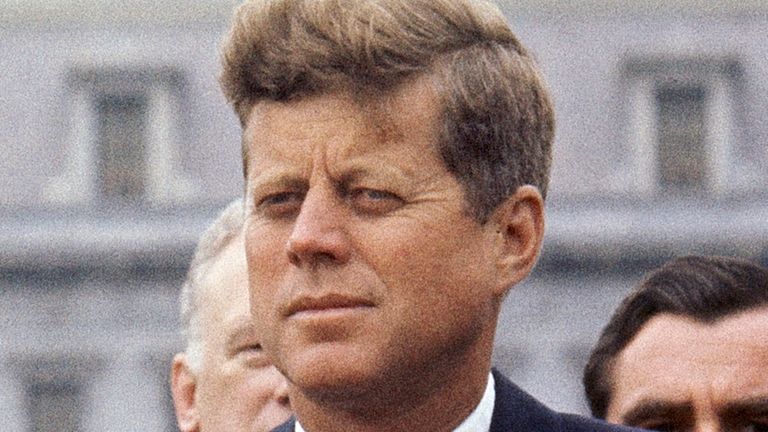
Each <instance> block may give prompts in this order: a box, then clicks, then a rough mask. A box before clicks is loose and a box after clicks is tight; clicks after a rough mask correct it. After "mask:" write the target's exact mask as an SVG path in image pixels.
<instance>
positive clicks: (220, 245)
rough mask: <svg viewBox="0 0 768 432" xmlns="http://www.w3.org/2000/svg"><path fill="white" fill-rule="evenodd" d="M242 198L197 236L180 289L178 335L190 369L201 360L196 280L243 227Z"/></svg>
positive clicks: (198, 290) (198, 284) (198, 282)
mask: <svg viewBox="0 0 768 432" xmlns="http://www.w3.org/2000/svg"><path fill="white" fill-rule="evenodd" d="M243 219H244V210H243V200H242V199H237V200H235V201H233V202H231V203H230V204H229V205H228V206H227V207H226V208H225V209H224V210H223V211H222V212H221V213H220V214H219V216H218V217H217V218H216V220H215V221H214V222H213V223H212V224H211V225H210V226H209V227H208V228H207V229H206V230H205V232H204V233H203V234H202V235H201V236H200V241H199V242H198V243H197V248H196V249H195V255H194V257H193V258H192V262H191V264H190V266H189V271H188V272H187V278H186V280H185V281H184V285H182V288H181V294H180V295H179V304H180V310H181V335H182V338H183V339H184V344H185V352H186V353H187V359H188V361H189V366H190V368H191V369H192V370H199V368H200V367H201V365H202V360H203V353H202V351H203V346H202V337H201V329H200V319H199V309H200V304H199V297H200V282H201V280H202V279H203V277H204V276H205V273H206V271H207V270H208V268H209V266H210V264H211V263H212V262H213V260H214V258H216V257H217V256H219V254H220V253H221V252H222V251H223V250H224V249H225V248H226V247H227V246H228V245H229V244H230V243H231V242H232V240H233V239H235V238H236V237H237V236H238V234H240V231H241V230H242V228H243Z"/></svg>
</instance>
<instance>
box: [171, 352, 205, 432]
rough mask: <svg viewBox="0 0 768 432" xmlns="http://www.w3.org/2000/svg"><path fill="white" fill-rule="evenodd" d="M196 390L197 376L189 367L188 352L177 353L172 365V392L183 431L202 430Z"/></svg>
mask: <svg viewBox="0 0 768 432" xmlns="http://www.w3.org/2000/svg"><path fill="white" fill-rule="evenodd" d="M196 390H197V376H196V375H195V374H194V373H193V372H192V370H191V369H190V368H189V363H188V361H187V356H186V354H184V353H179V354H176V356H175V357H174V358H173V365H172V366H171V394H172V395H173V406H174V408H176V422H177V423H178V425H179V430H180V431H181V432H197V431H199V430H200V418H199V416H198V412H197V404H196V402H197V398H196V394H195V392H196Z"/></svg>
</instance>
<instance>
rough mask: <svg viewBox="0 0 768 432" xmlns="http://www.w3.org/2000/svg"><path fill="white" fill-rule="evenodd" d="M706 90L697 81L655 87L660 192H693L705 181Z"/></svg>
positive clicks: (706, 165)
mask: <svg viewBox="0 0 768 432" xmlns="http://www.w3.org/2000/svg"><path fill="white" fill-rule="evenodd" d="M706 102H707V99H706V90H705V88H704V87H702V86H701V85H668V84H667V85H661V86H659V87H657V88H656V109H657V116H656V121H657V125H658V130H657V144H658V146H657V155H656V158H657V159H658V182H659V187H660V189H661V190H662V191H664V192H670V193H675V192H685V193H691V192H697V191H701V190H704V189H706V186H707V185H708V184H709V180H708V178H709V176H710V173H709V170H708V163H707V147H706V142H705V140H706V134H705V131H706V122H705V115H706Z"/></svg>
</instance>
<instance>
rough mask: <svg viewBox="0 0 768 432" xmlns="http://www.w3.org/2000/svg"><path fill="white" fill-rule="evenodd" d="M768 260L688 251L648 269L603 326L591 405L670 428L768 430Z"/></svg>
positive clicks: (589, 374)
mask: <svg viewBox="0 0 768 432" xmlns="http://www.w3.org/2000/svg"><path fill="white" fill-rule="evenodd" d="M766 364H768V268H765V267H763V266H761V265H758V264H756V263H753V262H750V261H747V260H743V259H739V258H732V257H721V256H697V255H694V256H687V257H681V258H677V259H674V260H672V261H670V262H668V263H666V264H664V265H663V266H661V267H659V268H658V269H655V270H653V271H652V272H650V273H648V275H647V276H646V277H645V278H644V279H643V281H642V282H641V283H640V284H639V285H638V286H637V287H636V288H635V289H634V290H632V292H631V293H630V294H629V295H628V296H627V297H626V298H625V299H624V301H623V302H622V303H621V305H620V306H619V307H618V309H616V312H615V313H614V315H613V317H611V320H610V321H609V322H608V324H607V326H606V327H605V330H603V333H602V334H601V335H600V339H599V340H598V342H597V344H596V346H595V348H594V350H593V351H592V354H591V356H590V359H589V362H588V363H587V367H586V368H585V370H584V386H585V390H586V394H587V399H588V400H589V405H590V408H591V410H592V414H593V415H595V416H597V417H599V418H604V419H606V420H608V421H609V422H612V423H621V424H626V425H632V426H639V427H644V428H648V429H654V430H662V431H669V432H678V431H692V432H707V431H744V432H749V431H766V430H768V418H767V417H766V412H768V374H766Z"/></svg>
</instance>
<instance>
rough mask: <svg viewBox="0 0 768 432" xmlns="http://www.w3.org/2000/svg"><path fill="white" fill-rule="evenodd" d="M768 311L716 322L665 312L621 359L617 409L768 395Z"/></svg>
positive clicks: (614, 399)
mask: <svg viewBox="0 0 768 432" xmlns="http://www.w3.org/2000/svg"><path fill="white" fill-rule="evenodd" d="M766 364H768V308H759V309H755V310H751V311H747V312H743V313H739V314H735V315H732V316H729V317H726V318H725V319H722V320H719V321H717V322H715V323H712V324H705V323H701V322H698V321H694V320H692V319H690V318H687V317H682V316H676V315H670V314H661V315H658V316H655V317H653V318H652V319H650V320H649V321H648V322H647V323H646V324H645V325H644V326H643V327H642V328H641V330H640V332H638V334H637V335H636V336H635V338H634V339H633V340H632V342H630V344H629V345H627V347H626V348H625V349H624V350H623V351H622V352H621V354H620V355H619V356H618V357H617V359H616V364H615V367H614V370H613V382H614V386H613V396H612V398H611V405H612V407H613V408H616V409H618V410H619V411H621V410H622V408H625V409H628V408H629V407H631V406H633V405H634V404H636V403H638V402H639V401H641V400H644V399H646V400H647V399H664V400H668V401H674V402H677V403H688V402H690V403H691V404H692V405H695V402H696V400H697V399H706V400H708V401H709V402H710V403H712V404H715V405H717V404H725V403H727V402H729V401H732V400H734V399H743V398H748V397H761V396H766V395H768V374H765V373H764V372H765V365H766Z"/></svg>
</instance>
